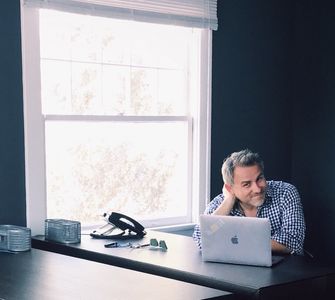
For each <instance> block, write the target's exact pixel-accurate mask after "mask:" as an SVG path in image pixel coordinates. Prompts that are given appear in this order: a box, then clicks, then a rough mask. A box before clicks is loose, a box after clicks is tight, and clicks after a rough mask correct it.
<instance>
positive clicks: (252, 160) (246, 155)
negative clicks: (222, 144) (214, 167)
mask: <svg viewBox="0 0 335 300" xmlns="http://www.w3.org/2000/svg"><path fill="white" fill-rule="evenodd" d="M254 165H258V166H259V167H260V169H261V171H262V173H263V172H264V163H263V160H262V159H261V157H260V156H259V155H258V153H254V152H252V151H250V150H249V149H244V150H241V151H239V152H233V153H232V154H231V155H229V156H228V157H227V158H226V159H225V160H224V161H223V164H222V168H221V172H222V178H223V182H225V183H228V184H230V185H232V184H234V170H235V168H236V167H250V166H254Z"/></svg>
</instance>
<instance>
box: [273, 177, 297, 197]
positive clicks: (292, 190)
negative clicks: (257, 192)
mask: <svg viewBox="0 0 335 300" xmlns="http://www.w3.org/2000/svg"><path fill="white" fill-rule="evenodd" d="M267 183H268V189H267V195H268V196H270V197H278V196H280V195H287V194H292V195H293V194H294V195H295V194H298V190H297V188H296V187H295V186H294V185H293V184H292V183H288V182H285V181H276V180H269V181H267Z"/></svg>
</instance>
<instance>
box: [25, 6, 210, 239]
mask: <svg viewBox="0 0 335 300" xmlns="http://www.w3.org/2000/svg"><path fill="white" fill-rule="evenodd" d="M38 20H39V18H38V9H37V8H32V7H25V6H23V5H22V1H21V34H22V68H23V98H24V99H23V103H24V134H25V172H26V217H27V226H28V227H29V228H31V230H32V234H33V235H36V234H43V233H44V221H45V219H46V214H47V206H46V176H45V169H46V162H45V152H44V149H45V148H44V145H45V137H44V122H45V120H46V119H45V118H44V116H43V114H42V111H41V109H42V107H41V93H40V91H41V84H40V71H39V67H38V66H39V60H40V53H39V47H36V45H39V36H38V31H39V23H38ZM201 31H202V33H201V43H200V44H201V49H200V51H201V53H202V55H201V56H200V57H201V61H200V78H199V82H200V99H199V101H197V102H198V103H197V105H195V106H194V107H192V115H193V116H196V117H195V118H193V119H192V120H191V119H189V122H191V123H192V124H191V126H189V128H191V130H192V132H193V134H191V135H190V136H192V141H191V143H192V147H191V148H192V153H191V154H190V155H191V159H192V162H191V164H190V170H189V172H191V174H192V175H191V181H192V183H191V184H190V186H189V189H190V190H189V194H190V195H191V200H190V201H191V210H190V211H189V212H188V215H189V220H190V222H187V223H188V224H193V223H195V222H197V221H198V215H199V213H200V212H202V211H203V210H204V208H205V205H206V203H207V202H208V200H209V194H210V193H209V182H210V136H211V126H210V124H211V44H212V32H211V30H209V29H202V30H201ZM48 118H49V119H52V118H53V116H52V115H49V116H48ZM109 118H110V119H114V120H116V119H119V120H121V119H122V116H120V117H118V116H117V117H115V116H114V117H109ZM128 118H129V117H128ZM141 118H142V117H141ZM163 118H164V117H163ZM172 222H173V223H172V224H171V223H170V224H168V226H169V227H174V225H176V226H177V227H178V228H180V226H184V225H183V224H181V223H180V221H178V220H172ZM144 225H146V224H144ZM149 226H150V227H151V226H154V224H150V225H149ZM186 226H187V225H186ZM171 230H173V229H172V228H171Z"/></svg>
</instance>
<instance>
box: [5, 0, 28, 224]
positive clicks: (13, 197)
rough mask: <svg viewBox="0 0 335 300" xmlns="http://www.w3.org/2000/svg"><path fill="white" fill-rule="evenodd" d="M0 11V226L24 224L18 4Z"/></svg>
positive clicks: (9, 2)
mask: <svg viewBox="0 0 335 300" xmlns="http://www.w3.org/2000/svg"><path fill="white" fill-rule="evenodd" d="M1 6H2V7H1V10H0V37H1V41H0V103H1V109H0V224H14V225H25V224H26V204H25V180H24V131H23V102H22V71H21V69H22V67H21V39H20V35H21V33H20V26H21V25H20V1H19V0H14V1H12V0H6V1H3V2H1Z"/></svg>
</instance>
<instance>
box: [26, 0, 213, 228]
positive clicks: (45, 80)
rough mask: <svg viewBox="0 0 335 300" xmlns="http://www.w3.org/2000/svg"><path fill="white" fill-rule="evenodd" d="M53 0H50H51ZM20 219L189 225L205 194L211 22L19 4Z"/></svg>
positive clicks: (36, 224)
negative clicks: (124, 219)
mask: <svg viewBox="0 0 335 300" xmlns="http://www.w3.org/2000/svg"><path fill="white" fill-rule="evenodd" d="M51 2H52V1H51ZM22 20H23V24H22V35H23V68H24V69H23V71H24V80H23V81H24V107H25V141H26V174H27V175H26V177H27V179H26V187H27V220H28V226H29V227H31V228H32V230H33V233H34V234H37V233H42V232H43V228H44V220H45V219H46V218H65V219H71V220H78V221H80V222H81V223H82V226H84V227H85V226H89V225H95V226H96V224H97V223H99V222H100V221H101V215H102V213H104V212H110V211H119V212H122V213H125V214H128V215H130V216H132V217H134V218H135V219H137V220H139V221H141V222H142V223H143V224H144V225H145V226H146V227H152V226H162V225H175V224H183V223H191V222H193V221H195V220H196V216H197V215H198V213H199V211H200V210H202V209H203V206H204V205H205V202H206V200H207V198H208V182H209V175H208V174H209V172H208V168H209V155H208V153H209V129H210V126H209V122H210V118H209V110H210V97H209V95H210V93H209V92H210V91H209V86H210V76H209V74H210V70H209V58H210V31H209V30H208V29H199V28H194V27H185V26H179V25H178V26H176V25H168V24H157V23H152V22H137V21H133V20H124V19H116V18H111V17H105V16H93V15H87V14H81V13H77V12H76V13H73V12H67V11H60V10H53V9H44V8H39V7H37V8H36V7H33V8H30V7H26V6H23V9H22Z"/></svg>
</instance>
